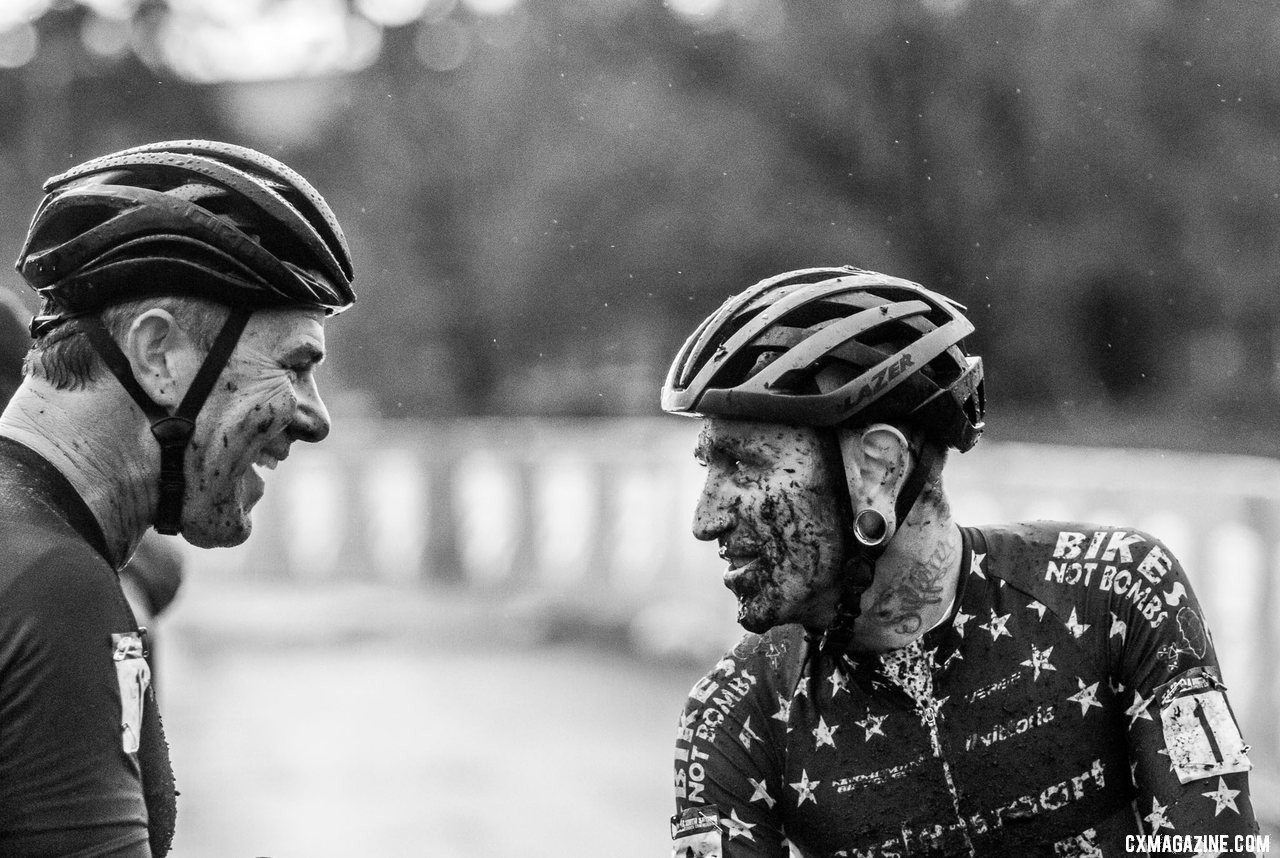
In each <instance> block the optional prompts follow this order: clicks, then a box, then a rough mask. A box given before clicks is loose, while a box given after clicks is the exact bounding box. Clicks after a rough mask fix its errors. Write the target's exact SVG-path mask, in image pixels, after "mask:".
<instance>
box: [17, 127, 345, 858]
mask: <svg viewBox="0 0 1280 858" xmlns="http://www.w3.org/2000/svg"><path fill="white" fill-rule="evenodd" d="M45 192H46V195H45V198H44V200H43V201H42V202H41V204H40V206H39V207H38V209H37V210H36V213H35V216H34V218H33V219H32V222H31V228H30V231H29V233H28V235H27V240H26V243H25V245H24V246H23V248H22V251H21V253H20V255H19V258H18V262H17V267H18V271H19V272H20V273H21V274H22V276H23V277H24V279H26V281H27V282H28V283H29V284H30V285H31V286H32V287H33V288H34V289H35V290H36V291H37V292H38V293H39V295H40V297H41V300H42V305H41V309H40V312H39V313H38V314H37V315H36V317H35V318H34V319H33V320H32V323H31V335H32V337H33V339H34V342H33V344H32V345H31V349H30V351H29V352H28V354H27V357H26V362H25V366H24V371H25V372H24V375H25V377H24V378H23V381H22V383H21V385H20V386H19V387H18V389H17V391H16V392H15V393H14V395H13V398H12V400H11V401H10V403H9V405H8V407H7V408H6V409H5V411H4V413H3V415H0V544H3V545H4V546H5V548H4V551H5V554H6V557H5V563H4V564H3V565H0V854H3V855H6V856H35V855H72V854H74V855H112V856H151V855H157V856H159V855H164V854H166V853H167V852H168V850H169V844H170V841H171V839H172V835H173V826H174V819H175V795H176V792H175V790H174V781H173V775H172V771H171V769H170V766H169V758H168V748H167V745H166V744H165V741H164V736H163V730H162V727H161V724H160V719H159V714H158V712H157V710H156V707H155V697H154V692H153V691H152V689H151V687H150V673H149V671H148V669H147V667H146V662H145V660H144V658H143V656H144V654H145V652H146V635H145V630H144V629H140V628H139V627H138V626H137V623H136V621H135V619H134V617H133V615H132V614H131V612H130V610H129V607H128V605H127V603H126V602H125V599H124V596H123V595H122V593H121V590H120V585H119V583H118V580H117V573H118V570H119V569H120V568H121V567H122V566H123V565H124V563H125V562H126V561H127V560H128V559H129V557H130V555H131V554H133V552H134V549H135V548H136V547H137V545H138V543H139V540H140V539H141V537H142V535H143V533H145V532H146V531H147V530H148V529H149V528H151V527H155V529H156V530H158V531H160V532H162V533H170V534H175V533H177V534H181V535H182V536H183V538H185V539H186V540H187V541H188V542H191V543H193V544H195V545H198V546H201V547H212V546H229V545H236V544H239V543H241V542H243V541H244V540H245V539H246V538H247V537H248V535H249V530H250V519H249V513H250V510H251V509H252V507H253V506H254V504H255V503H256V502H257V501H258V500H259V498H260V497H261V496H262V492H263V480H262V477H261V476H260V474H259V473H258V471H259V470H260V469H271V468H274V467H275V466H276V465H277V464H278V463H279V462H280V461H281V460H283V459H284V458H285V457H286V456H288V454H289V449H290V446H291V445H292V444H293V442H295V441H312V442H314V441H320V440H322V439H323V438H324V437H325V435H326V434H327V433H328V431H329V418H328V414H327V412H326V411H325V407H324V404H323V402H322V401H321V399H320V396H319V392H318V390H317V388H316V379H315V368H316V365H317V364H318V363H319V362H320V361H321V359H322V358H323V356H324V323H325V317H326V316H328V315H330V314H333V313H337V312H340V311H342V310H344V309H346V308H347V307H349V306H350V305H351V304H352V303H353V302H354V300H355V295H354V293H353V291H352V289H351V280H352V268H351V260H350V256H349V253H348V250H347V245H346V241H345V239H344V237H343V235H342V231H341V229H340V228H339V226H338V224H337V221H336V220H335V219H334V216H333V213H332V212H331V211H330V209H329V207H328V205H327V204H326V203H325V202H324V200H323V199H321V197H320V196H319V194H317V193H316V191H315V190H314V189H313V188H312V187H311V185H309V184H308V183H307V182H306V181H305V180H304V179H303V178H302V177H301V176H299V175H298V174H297V173H295V172H294V171H292V170H291V169H289V168H288V167H286V166H285V165H284V164H281V163H280V162H278V161H276V160H275V159H273V158H269V157H267V156H265V155H262V154H260V153H258V152H255V151H253V150H251V149H245V148H243V147H239V146H233V145H228V144H224V143H213V142H207V141H199V140H187V141H172V142H165V143H156V144H151V145H146V146H138V147H135V148H132V149H126V150H124V151H122V152H117V153H114V154H112V155H107V156H104V157H101V158H96V159H94V160H91V161H88V162H86V163H84V164H81V165H79V166H77V167H74V168H72V169H71V170H69V171H67V172H66V173H63V174H62V175H60V176H56V177H54V178H52V179H50V180H49V181H48V182H47V183H46V184H45Z"/></svg>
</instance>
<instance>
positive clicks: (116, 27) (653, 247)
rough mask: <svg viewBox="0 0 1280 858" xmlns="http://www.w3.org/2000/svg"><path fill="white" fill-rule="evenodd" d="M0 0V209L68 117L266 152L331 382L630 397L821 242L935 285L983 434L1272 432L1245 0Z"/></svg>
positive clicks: (74, 131) (411, 394) (429, 395)
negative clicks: (293, 210) (956, 333)
mask: <svg viewBox="0 0 1280 858" xmlns="http://www.w3.org/2000/svg"><path fill="white" fill-rule="evenodd" d="M0 6H2V8H0V111H2V113H3V116H4V117H5V120H6V121H5V122H4V123H3V124H0V191H2V192H3V195H4V197H3V198H4V200H5V210H4V213H3V215H0V242H2V243H3V246H4V247H8V248H9V249H10V250H9V252H10V254H11V255H13V256H16V251H17V248H18V247H19V245H20V242H21V239H22V235H23V233H24V231H25V227H26V222H27V218H28V217H29V216H30V213H31V211H32V210H33V208H34V206H35V204H36V202H37V201H38V197H39V192H38V188H39V183H40V182H41V181H43V180H44V179H45V178H46V177H47V176H49V175H51V174H53V173H56V172H58V171H60V170H63V169H65V168H66V167H68V166H70V165H72V164H74V163H77V162H79V161H80V160H83V159H85V158H88V157H91V156H94V155H98V154H102V153H104V152H107V151H110V150H113V149H116V148H120V147H123V146H126V145H132V144H134V143H138V142H143V141H146V140H152V139H164V138H178V137H212V138H221V139H227V140H231V141H234V142H240V143H244V144H247V145H250V146H254V147H256V148H260V149H262V150H264V151H267V152H269V153H271V154H274V155H276V156H278V157H281V158H283V159H284V160H286V161H287V162H289V163H290V164H291V165H292V166H295V167H296V168H298V169H299V170H300V171H301V172H303V173H304V174H305V175H307V176H308V177H310V178H311V179H312V180H313V181H314V183H315V184H316V185H317V186H318V187H319V188H320V190H321V191H322V192H323V193H325V195H326V196H327V197H328V198H329V200H330V202H331V203H332V204H333V206H334V208H335V209H336V210H337V212H338V214H339V217H340V218H341V219H342V221H343V223H344V225H345V227H346V230H347V233H348V236H349V238H350V240H351V242H352V245H353V250H354V253H355V256H356V262H357V271H358V280H357V287H358V290H359V291H360V293H361V303H360V304H359V305H358V306H357V308H356V309H355V310H354V311H353V312H352V313H351V314H350V315H349V316H346V317H343V318H342V319H340V320H338V321H337V322H336V323H335V324H334V325H332V326H331V328H330V332H331V333H330V337H331V344H332V352H333V354H334V360H333V362H332V364H331V365H330V366H329V367H328V368H327V369H326V373H327V375H328V377H329V385H330V390H331V391H332V392H331V393H330V396H331V398H332V399H333V400H334V401H333V402H332V403H331V404H332V405H333V406H334V410H335V411H338V412H346V413H352V412H358V413H363V414H371V415H375V416H377V415H381V416H387V417H394V416H415V417H422V416H426V417H451V416H462V415H510V414H544V415H639V414H649V413H653V412H655V411H656V410H657V404H656V403H657V389H658V386H659V385H660V383H661V378H662V375H663V373H664V371H665V366H666V362H667V360H668V359H669V357H670V355H671V354H672V353H673V352H674V350H675V349H676V348H677V346H678V345H679V343H680V342H681V341H682V340H683V338H684V336H685V335H686V334H687V333H688V332H689V331H690V330H691V329H692V327H693V326H694V325H695V323H696V322H697V321H699V320H700V319H701V318H702V317H703V315H704V314H706V313H707V312H709V311H710V310H711V309H712V308H714V307H715V306H716V305H717V304H718V303H719V302H720V301H721V300H722V299H723V298H724V297H726V296H727V295H729V294H730V293H732V292H736V291H738V290H740V289H742V288H744V287H745V286H747V285H749V284H750V283H751V282H753V281H754V280H756V279H758V278H760V277H763V276H767V275H769V274H773V273H777V272H779V271H782V270H786V269H788V268H794V267H803V266H809V265H814V264H840V263H854V264H857V265H861V266H864V267H868V268H873V269H878V270H884V271H887V272H891V273H894V274H898V275H901V276H905V277H908V278H911V279H915V280H918V281H920V282H922V283H924V284H926V285H929V286H932V287H934V288H937V289H939V290H941V291H943V292H946V293H948V294H950V295H952V296H954V297H956V298H957V299H958V300H960V301H962V302H963V303H965V304H967V305H968V306H969V308H970V310H971V313H972V316H973V317H974V320H975V322H976V323H977V325H978V333H977V334H976V335H975V336H974V337H973V338H972V342H971V345H972V347H973V348H974V350H976V351H977V352H979V353H981V354H983V355H984V357H985V359H986V361H987V367H988V376H989V398H990V400H991V403H992V409H991V434H992V435H993V436H994V437H999V438H1006V439H1007V438H1024V439H1036V440H1055V441H1064V442H1077V443H1081V442H1083V443H1108V444H1146V445H1152V446H1169V447H1198V448H1201V449H1213V450H1225V451H1236V452H1253V453H1264V454H1274V452H1275V450H1274V444H1275V441H1274V435H1275V428H1276V427H1275V418H1274V416H1273V415H1274V414H1275V413H1276V410H1277V406H1280V294H1278V293H1277V289H1276V279H1277V269H1278V265H1277V263H1278V262H1280V229H1277V213H1278V212H1280V171H1278V170H1277V157H1278V156H1280V134H1277V132H1278V131H1280V109H1278V108H1280V50H1277V48H1278V47H1280V44H1278V42H1280V7H1276V6H1275V5H1274V4H1272V3H1269V2H1265V1H1264V0H1255V2H1240V3H1232V4H1222V3H1214V2H1200V0H1129V2H1126V3H1120V4H1117V3H1112V2H1104V0H1039V2H1025V0H846V2H840V3H786V4H784V3H781V2H777V0H668V2H666V3H661V2H657V0H349V2H348V0H167V2H156V0H78V2H72V0H4V3H3V4H0ZM6 271H7V273H3V274H0V280H3V282H4V283H5V284H7V285H10V286H12V287H13V288H14V289H15V290H18V289H19V287H20V283H19V281H18V279H17V276H16V274H14V273H13V272H12V271H11V270H9V269H7V268H6ZM25 297H26V299H27V300H28V302H29V303H31V302H30V298H31V296H30V295H26V296H25Z"/></svg>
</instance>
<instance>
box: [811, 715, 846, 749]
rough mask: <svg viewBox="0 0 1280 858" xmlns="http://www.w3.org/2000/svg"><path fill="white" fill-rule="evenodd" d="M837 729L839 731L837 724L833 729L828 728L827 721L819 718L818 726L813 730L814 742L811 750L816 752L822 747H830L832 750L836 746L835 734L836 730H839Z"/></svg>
mask: <svg viewBox="0 0 1280 858" xmlns="http://www.w3.org/2000/svg"><path fill="white" fill-rule="evenodd" d="M839 729H840V725H839V724H837V725H835V726H834V727H828V726H827V719H826V718H823V717H821V716H819V717H818V726H817V727H814V728H813V740H814V745H813V749H814V750H815V751H816V750H818V749H819V748H821V747H822V746H823V745H830V746H831V747H833V748H834V747H835V746H836V740H835V732H836V730H839Z"/></svg>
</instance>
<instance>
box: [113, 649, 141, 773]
mask: <svg viewBox="0 0 1280 858" xmlns="http://www.w3.org/2000/svg"><path fill="white" fill-rule="evenodd" d="M111 649H112V652H111V658H112V660H113V661H114V662H115V664H116V681H117V682H118V683H119V684H120V740H121V742H122V743H123V744H124V750H125V752H126V753H129V754H136V753H137V752H138V744H139V742H140V740H141V739H142V698H143V695H144V694H146V693H147V688H148V686H150V685H151V668H150V667H148V665H147V660H146V658H145V657H144V656H145V650H144V649H143V646H142V635H140V634H139V633H138V632H124V633H122V634H113V635H112V636H111Z"/></svg>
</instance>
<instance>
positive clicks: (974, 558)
mask: <svg viewBox="0 0 1280 858" xmlns="http://www.w3.org/2000/svg"><path fill="white" fill-rule="evenodd" d="M986 559H987V555H985V554H979V553H978V552H976V551H970V552H969V570H970V571H971V572H973V574H974V575H977V576H978V577H979V578H986V577H987V573H985V572H983V571H982V561H984V560H986Z"/></svg>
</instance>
